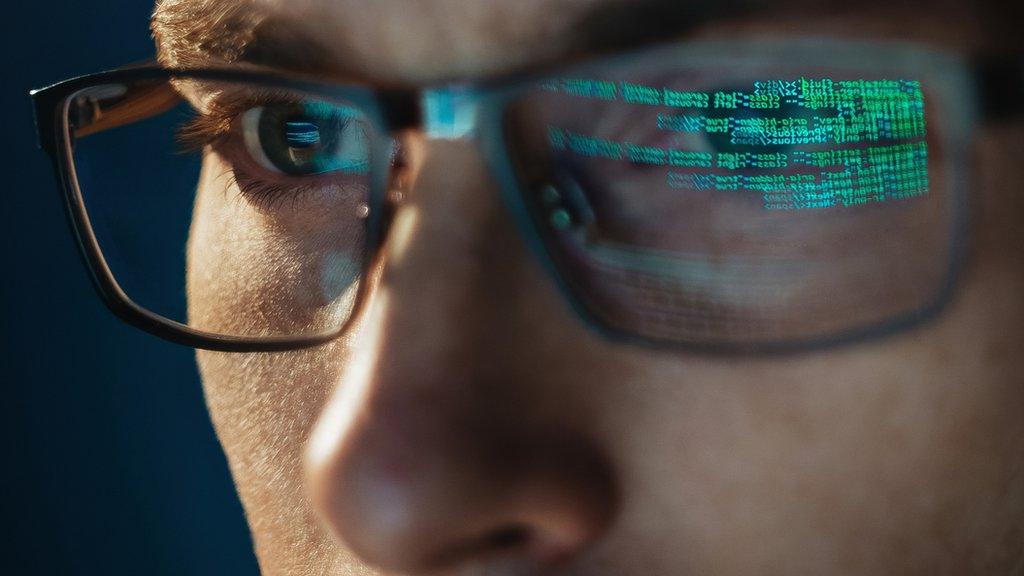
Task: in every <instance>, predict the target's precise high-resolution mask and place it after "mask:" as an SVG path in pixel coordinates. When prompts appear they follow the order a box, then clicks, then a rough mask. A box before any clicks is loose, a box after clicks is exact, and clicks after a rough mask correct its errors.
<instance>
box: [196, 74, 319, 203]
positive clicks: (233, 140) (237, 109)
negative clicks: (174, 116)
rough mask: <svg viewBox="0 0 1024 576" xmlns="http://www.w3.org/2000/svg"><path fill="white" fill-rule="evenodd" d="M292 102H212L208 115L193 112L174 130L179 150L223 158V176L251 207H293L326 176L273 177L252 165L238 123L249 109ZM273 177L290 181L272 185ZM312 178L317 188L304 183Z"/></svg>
mask: <svg viewBox="0 0 1024 576" xmlns="http://www.w3.org/2000/svg"><path fill="white" fill-rule="evenodd" d="M296 103H298V100H296V99H292V98H287V97H282V96H281V95H276V94H268V95H262V96H261V95H254V96H249V97H246V98H244V99H237V100H231V101H228V102H225V103H212V104H211V108H210V110H209V111H208V112H205V113H202V112H197V113H196V116H195V117H194V118H192V119H190V120H188V121H187V122H185V123H184V124H182V126H180V127H179V128H178V134H177V141H178V144H179V147H180V149H181V151H182V152H183V153H185V154H194V153H203V152H204V151H206V150H207V149H209V150H212V151H214V152H216V153H217V154H218V155H220V156H221V157H222V158H224V160H225V161H226V162H227V164H228V168H227V170H226V171H225V173H224V174H223V176H224V177H226V178H228V179H229V180H228V182H229V186H230V185H235V186H237V187H238V190H239V193H240V195H242V196H244V197H245V198H246V200H247V201H248V202H250V203H252V204H254V205H255V206H257V207H259V208H263V209H273V208H279V207H280V205H281V204H282V203H283V202H284V201H285V200H288V199H290V200H291V201H292V204H293V205H294V203H295V202H297V201H299V200H301V199H302V198H303V197H305V196H306V195H308V194H313V193H315V192H317V191H318V190H319V189H321V188H322V183H323V179H324V178H326V177H325V176H319V177H317V176H299V177H294V176H285V175H277V174H271V173H269V172H267V171H266V170H265V169H262V168H260V167H258V166H256V163H255V161H254V160H253V159H252V158H251V157H249V152H248V151H246V150H245V149H244V146H243V145H241V144H240V141H241V135H240V134H239V132H238V131H239V130H240V127H239V126H238V123H239V120H240V118H241V116H242V114H243V113H244V112H245V111H246V110H249V109H250V108H254V107H257V106H274V105H291V104H296ZM246 164H248V165H249V166H246ZM260 172H262V174H260V175H259V176H257V175H256V174H257V173H260ZM275 178H290V179H291V180H292V181H291V182H288V183H287V184H284V183H274V182H273V180H274V179H275ZM313 179H316V180H320V185H318V184H316V183H314V182H308V180H313ZM300 181H307V182H300ZM292 207H294V206H292Z"/></svg>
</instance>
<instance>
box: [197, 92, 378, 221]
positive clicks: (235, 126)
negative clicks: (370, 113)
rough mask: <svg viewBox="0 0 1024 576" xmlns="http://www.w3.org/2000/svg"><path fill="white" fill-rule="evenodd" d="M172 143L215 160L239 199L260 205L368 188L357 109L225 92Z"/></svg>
mask: <svg viewBox="0 0 1024 576" xmlns="http://www.w3.org/2000/svg"><path fill="white" fill-rule="evenodd" d="M179 139H180V140H181V141H182V142H183V143H184V144H185V146H186V147H189V148H192V149H202V150H205V151H207V152H208V153H210V154H215V155H216V156H217V157H218V158H219V159H220V160H221V161H222V162H223V163H224V164H225V165H226V168H227V170H228V172H229V175H230V176H231V178H232V180H233V182H234V183H236V184H237V185H238V189H239V192H240V193H241V194H242V196H243V197H245V198H246V199H247V200H249V201H250V202H253V203H256V204H260V205H267V206H274V207H276V206H277V205H279V204H280V203H281V201H283V200H288V201H290V204H291V205H294V204H295V203H296V202H297V201H299V200H302V199H306V198H308V197H310V196H311V195H312V196H319V197H321V198H323V197H324V196H325V195H328V196H339V195H341V196H344V195H350V194H351V192H352V191H358V192H359V193H360V195H362V193H363V191H364V190H365V188H366V186H367V182H368V174H369V168H370V149H371V147H370V138H369V134H368V124H367V122H366V120H365V118H364V116H363V115H362V113H361V112H360V111H359V109H358V108H356V107H353V106H350V105H347V104H344V103H336V102H330V101H326V100H322V99H318V98H315V97H310V96H305V95H297V94H292V93H277V92H255V91H253V92H250V93H230V92H225V93H222V94H219V95H218V96H217V97H216V98H212V99H211V100H210V101H209V103H208V104H207V105H206V106H205V107H203V109H202V110H201V111H197V112H196V116H195V117H194V118H193V119H192V120H191V121H190V122H189V123H187V124H186V125H185V126H184V127H183V128H182V129H181V130H180V138H179Z"/></svg>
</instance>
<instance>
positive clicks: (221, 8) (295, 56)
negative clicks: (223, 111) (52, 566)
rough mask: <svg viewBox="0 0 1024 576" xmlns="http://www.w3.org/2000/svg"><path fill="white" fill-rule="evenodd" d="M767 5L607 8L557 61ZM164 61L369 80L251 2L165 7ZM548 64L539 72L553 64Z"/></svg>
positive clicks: (578, 31)
mask: <svg viewBox="0 0 1024 576" xmlns="http://www.w3.org/2000/svg"><path fill="white" fill-rule="evenodd" d="M769 5H770V4H769V3H768V2H767V1H765V0H639V1H631V2H626V1H623V0H609V1H608V2H606V3H601V4H598V5H596V6H594V7H592V8H591V9H590V10H588V11H586V12H585V13H583V14H581V15H580V16H578V17H577V18H576V19H575V20H574V25H573V26H570V27H569V28H568V29H566V30H564V31H561V32H560V33H562V34H564V35H565V38H563V41H564V46H565V49H564V50H563V51H562V53H560V54H558V55H556V58H565V59H569V58H573V57H579V56H583V55H588V54H594V53H602V52H609V51H614V50H621V49H625V48H627V47H633V46H639V45H642V44H648V43H655V42H658V41H662V40H666V39H670V38H678V37H681V36H683V35H684V34H686V33H687V32H688V31H690V30H692V29H694V28H696V27H698V26H700V25H702V24H706V23H707V22H709V21H712V20H716V19H721V18H723V17H726V16H730V15H732V16H736V15H751V14H753V13H755V12H756V11H757V10H758V8H759V7H762V6H769ZM151 27H152V30H153V36H154V39H155V40H156V42H157V47H158V57H159V59H160V61H161V63H163V64H164V65H166V66H169V67H175V68H197V67H202V66H208V65H211V64H251V65H256V66H263V67H268V68H274V69H281V70H290V71H293V72H299V73H325V72H331V73H332V74H334V75H337V76H341V77H347V78H352V79H366V78H363V76H364V75H365V73H364V72H362V71H360V70H358V69H357V68H356V67H355V66H354V63H352V62H344V61H339V59H338V58H335V57H333V56H332V55H333V54H336V51H332V50H330V49H327V47H325V46H322V45H320V44H319V43H318V42H317V41H316V40H315V39H313V38H311V37H309V36H305V35H303V34H302V33H301V29H302V26H301V23H300V22H298V21H296V19H293V18H290V17H288V16H287V15H285V14H283V13H281V12H278V11H270V10H268V9H266V8H261V7H258V6H256V5H254V4H252V3H249V2H237V1H231V0H207V1H205V2H201V3H198V2H195V1H194V0H161V1H160V2H158V4H157V7H156V10H155V12H154V14H153V18H152V21H151ZM551 63H553V62H552V59H551V58H549V59H548V60H546V61H544V62H535V63H533V64H535V65H546V64H551Z"/></svg>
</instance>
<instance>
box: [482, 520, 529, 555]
mask: <svg viewBox="0 0 1024 576" xmlns="http://www.w3.org/2000/svg"><path fill="white" fill-rule="evenodd" d="M530 533H531V531H530V529H529V528H527V527H526V526H518V525H517V526H508V527H505V528H502V529H500V530H496V531H494V532H493V533H492V534H491V535H490V537H489V538H488V539H487V540H488V542H487V546H488V547H489V548H494V549H497V550H509V549H513V548H522V547H524V546H525V545H526V544H527V542H529V540H530Z"/></svg>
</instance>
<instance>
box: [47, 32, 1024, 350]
mask: <svg viewBox="0 0 1024 576" xmlns="http://www.w3.org/2000/svg"><path fill="white" fill-rule="evenodd" d="M659 49H662V50H664V49H667V48H665V47H656V48H654V50H659ZM651 50H652V49H650V48H647V49H643V50H641V51H637V52H634V53H630V54H626V55H620V56H616V57H613V58H618V59H628V58H631V57H642V56H643V55H645V54H647V53H648V52H650V51H651ZM607 59H608V57H603V58H601V59H599V60H598V61H597V62H602V61H604V60H607ZM562 68H564V69H567V70H569V71H572V72H578V71H579V70H580V69H586V68H587V64H586V63H585V64H583V65H582V66H580V65H572V66H568V67H558V68H555V70H550V69H545V70H542V71H539V72H535V73H527V74H515V75H510V76H508V77H505V78H499V79H493V80H488V81H484V82H481V83H478V84H473V85H462V84H452V85H448V87H456V88H457V89H458V90H462V91H467V90H468V91H472V93H473V94H474V96H473V97H474V98H475V99H478V100H480V101H482V102H484V103H485V104H486V105H484V106H481V107H480V109H481V119H479V120H477V122H478V123H479V124H484V125H488V126H485V127H487V128H488V129H491V130H495V129H497V128H500V122H501V113H502V111H503V108H504V105H505V104H507V103H508V101H509V100H510V99H511V98H513V97H514V96H515V95H516V94H517V93H518V92H519V91H520V90H521V89H522V88H523V87H526V86H534V85H536V83H537V82H538V81H540V80H543V79H547V78H550V77H552V75H553V74H557V70H558V69H562ZM973 69H974V70H975V71H976V72H977V76H976V78H975V81H976V83H977V95H978V97H979V98H980V101H979V102H978V104H979V111H980V112H982V115H983V116H985V117H996V118H998V117H1005V116H1008V115H1010V114H1013V113H1017V112H1019V109H1018V108H1017V107H1011V106H1007V105H1006V103H1007V102H1008V101H1009V102H1020V101H1021V100H1019V99H1018V100H1013V98H1012V94H1013V93H1017V94H1021V95H1024V57H1021V56H1020V55H1010V56H1009V57H1006V56H1001V57H998V58H987V59H985V60H983V61H981V62H979V63H976V65H975V66H974V67H973ZM181 78H194V79H199V80H210V81H224V82H240V83H252V84H260V85H264V86H268V87H272V88H280V89H287V90H296V91H301V92H307V93H310V94H315V95H323V96H326V97H330V98H334V99H338V100H342V101H345V102H348V103H351V104H354V105H356V106H357V107H358V108H359V109H360V110H361V112H363V113H364V114H366V115H367V118H368V120H370V123H371V125H372V127H373V128H374V130H373V131H372V132H371V134H370V136H371V137H370V143H371V157H372V158H373V160H372V162H373V166H372V167H371V170H370V174H371V175H372V181H371V186H370V196H369V205H370V207H371V209H370V213H369V215H368V217H367V221H366V226H367V228H366V234H367V248H366V250H365V252H364V258H363V262H362V275H361V276H360V286H359V288H358V291H357V295H356V300H355V302H354V308H353V313H352V314H351V315H350V317H349V318H348V319H347V320H346V321H345V322H344V323H342V325H341V326H340V327H339V328H338V329H336V330H334V331H330V332H328V333H325V334H319V335H315V336H299V337H291V336H287V337H278V336H274V337H245V336H227V335H220V334H214V333H210V332H205V331H201V330H197V329H195V328H192V327H190V326H187V325H185V324H182V323H179V322H175V321H173V320H170V319H168V318H165V317H163V316H160V315H158V314H155V313H153V312H151V311H149V310H147V309H145V308H143V307H142V306H139V305H138V304H136V303H135V302H134V301H132V299H131V298H130V297H129V296H128V295H127V294H125V293H124V291H123V290H122V289H121V288H120V286H119V285H118V283H117V281H116V279H115V278H114V276H113V273H112V271H111V270H110V267H109V266H108V265H107V264H106V261H105V259H104V257H103V254H102V251H101V249H100V247H99V243H98V241H97V239H96V237H95V235H94V233H93V231H92V228H91V226H90V224H89V217H88V214H87V211H86V208H85V203H84V201H83V198H82V193H81V190H80V188H79V185H78V181H77V178H76V176H75V166H74V160H73V156H72V138H73V136H72V135H71V132H70V130H69V127H68V125H67V121H66V120H67V105H68V101H69V98H70V97H71V96H72V95H74V94H76V93H78V92H79V91H81V90H83V89H86V88H89V87H93V86H98V85H103V84H110V83H117V82H133V81H144V80H171V79H181ZM430 90H432V88H423V89H406V88H382V89H374V88H369V87H366V86H363V85H356V84H353V85H343V84H337V83H324V82H320V81H316V80H313V79H310V78H308V77H305V76H302V75H298V74H289V73H282V72H277V71H274V72H265V71H254V70H247V69H225V68H204V69H167V68H164V67H161V66H158V65H156V64H148V65H141V66H138V65H136V66H132V67H126V68H122V69H117V70H112V71H108V72H101V73H97V74H90V75H87V76H82V77H77V78H73V79H70V80H66V81H63V82H60V83H58V84H55V85H53V86H50V87H47V88H44V89H41V90H35V91H33V92H32V93H31V95H32V98H33V103H34V107H35V111H36V123H37V131H38V137H39V143H40V146H41V148H42V149H43V150H44V151H45V152H46V153H47V154H48V156H50V158H51V160H52V163H53V167H54V171H55V173H56V175H57V177H58V180H59V183H60V187H61V190H62V192H63V194H62V196H63V203H64V207H65V211H66V214H67V216H68V219H69V222H70V224H71V228H72V230H73V233H74V235H75V238H76V240H77V243H78V245H79V249H80V253H81V254H82V256H83V258H84V260H85V264H86V267H87V269H88V270H89V271H90V275H91V278H92V280H93V284H94V286H95V288H96V290H97V292H98V294H99V296H100V298H101V299H102V301H103V302H104V304H105V305H106V306H107V308H109V309H110V310H111V311H112V312H113V313H114V314H115V315H116V316H118V317H119V318H120V319H122V320H123V321H125V322H126V323H128V324H130V325H132V326H135V327H137V328H139V329H142V330H144V331H146V332H149V333H151V334H154V335H156V336H158V337H161V338H163V339H166V340H169V341H171V342H175V343H178V344H182V345H185V346H190V347H194V348H201V349H208V350H217V351H224V352H277V351H286V350H295V349H301V348H307V347H313V346H318V345H322V344H325V343H327V342H330V341H332V340H334V339H336V338H338V337H339V336H340V335H341V334H343V333H344V332H345V331H346V330H348V328H349V327H350V326H351V325H352V323H353V322H354V321H355V320H356V318H357V317H358V316H359V314H360V313H361V312H362V311H363V309H364V308H365V306H364V305H363V304H364V302H365V300H366V299H367V298H368V297H369V291H370V289H371V288H372V285H371V283H370V282H368V281H367V278H369V274H370V273H371V272H372V270H373V267H374V263H375V260H376V258H377V257H378V253H379V247H380V245H381V244H382V242H383V240H384V237H385V235H386V231H387V227H388V224H389V219H390V213H389V211H388V210H387V209H385V207H386V193H387V189H386V188H387V184H388V178H389V176H390V151H391V147H392V139H391V136H390V135H391V134H393V133H395V132H397V131H399V130H403V129H407V128H417V127H421V126H422V119H423V110H422V108H421V104H422V101H423V100H422V97H423V95H424V94H425V93H427V92H428V91H430ZM433 90H436V89H433ZM1008 94H1010V95H1011V96H1010V97H1008ZM492 140H494V139H493V138H492V139H490V140H488V139H484V140H483V141H482V142H481V147H482V148H483V149H484V152H485V155H486V156H487V157H488V158H489V159H491V160H492V168H494V169H495V170H496V171H497V172H501V173H502V174H501V176H502V179H503V180H509V179H510V178H511V179H513V180H514V179H515V178H514V176H513V175H512V174H511V168H510V166H509V165H508V158H507V152H506V151H505V150H504V145H505V144H504V142H495V141H492ZM496 155H498V156H504V157H505V161H504V162H494V161H493V158H494V157H495V156H496ZM507 195H508V194H506V196H507ZM510 208H511V209H512V210H513V212H514V214H515V216H516V219H517V220H518V221H519V223H520V225H522V224H524V223H525V224H526V225H527V226H529V227H530V228H531V230H530V232H531V233H530V234H529V237H531V238H532V239H533V240H534V244H535V246H533V248H535V252H536V253H538V254H539V255H540V256H541V258H542V260H543V263H544V264H545V266H546V267H547V268H548V269H549V271H550V272H552V274H551V275H552V276H553V277H554V279H555V281H556V283H557V284H558V285H559V287H560V288H561V291H562V293H563V295H564V296H565V297H566V298H567V299H568V301H569V303H570V304H571V305H572V307H573V309H574V310H575V311H576V312H577V313H578V314H579V315H580V316H581V317H582V318H583V319H584V320H585V321H586V323H587V324H588V325H589V326H591V327H594V328H597V329H598V331H599V332H600V334H601V335H603V336H605V337H609V338H611V339H613V340H617V341H627V342H634V343H637V342H639V343H642V344H645V345H654V346H659V347H660V346H665V345H667V346H669V347H671V348H689V349H697V350H704V351H711V352H727V353H728V352H751V351H756V352H767V353H773V352H789V351H793V350H807V349H816V348H820V347H827V346H832V345H835V344H838V343H843V342H848V341H856V340H861V339H865V338H869V337H874V336H877V335H880V334H884V333H889V332H892V331H896V330H899V329H901V328H904V327H906V326H908V325H911V324H916V323H918V322H920V321H922V320H924V319H925V318H927V317H930V316H932V315H933V314H934V313H936V312H938V311H939V310H940V309H941V308H942V307H944V304H945V302H946V301H947V300H948V299H949V297H950V296H951V294H952V289H953V286H952V285H950V286H947V287H946V288H945V289H943V291H942V295H941V297H940V298H939V299H938V300H937V301H936V302H933V303H931V304H929V305H928V306H925V307H924V308H922V309H921V310H920V311H917V312H916V313H915V314H913V315H912V317H909V318H901V319H899V321H896V322H890V323H886V324H885V325H883V326H873V327H871V328H870V329H868V330H858V331H853V332H850V333H845V334H841V335H837V336H834V337H828V338H822V339H815V340H814V341H810V342H808V341H798V342H784V343H780V344H778V345H772V344H767V345H757V346H756V347H755V348H754V349H749V348H746V347H732V346H721V345H716V344H710V345H701V344H688V343H680V342H671V341H669V342H666V341H662V340H657V339H653V338H648V337H644V336H639V335H636V334H633V333H631V332H624V331H621V330H618V329H616V328H614V327H611V326H608V325H607V324H606V323H604V322H603V321H602V320H600V319H599V318H597V317H596V316H595V314H594V313H593V311H591V310H589V309H587V307H586V305H585V304H584V303H583V302H581V301H580V297H579V296H578V295H577V294H576V290H575V289H574V288H572V287H570V286H568V285H567V283H566V282H567V281H566V279H565V275H564V274H563V273H562V271H561V270H560V269H559V268H560V267H559V266H558V265H557V263H556V262H555V261H554V260H555V259H554V258H553V256H552V254H550V252H549V249H548V243H547V242H544V241H543V240H541V237H542V236H543V235H544V231H542V230H539V229H538V227H537V223H536V220H535V218H534V216H533V215H531V214H529V213H527V211H528V208H527V207H526V206H525V205H524V202H523V201H522V200H520V201H519V202H518V203H514V205H512V206H510ZM961 225H962V227H964V228H966V222H963V223H961ZM959 260H960V257H958V258H957V262H956V263H955V264H954V266H955V267H957V268H959V267H960V262H959Z"/></svg>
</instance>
